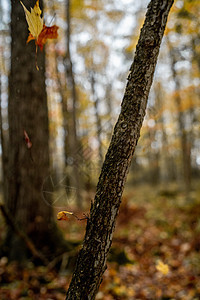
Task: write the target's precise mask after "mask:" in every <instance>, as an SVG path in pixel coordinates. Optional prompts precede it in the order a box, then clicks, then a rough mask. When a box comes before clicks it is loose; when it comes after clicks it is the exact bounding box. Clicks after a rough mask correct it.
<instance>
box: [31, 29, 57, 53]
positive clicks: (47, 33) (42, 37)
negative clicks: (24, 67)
mask: <svg viewBox="0 0 200 300" xmlns="http://www.w3.org/2000/svg"><path fill="white" fill-rule="evenodd" d="M58 28H59V27H58V26H56V25H53V26H51V27H48V26H46V25H43V29H42V31H41V32H40V34H39V36H38V39H37V40H36V44H37V45H38V46H39V47H40V50H41V51H42V49H43V46H44V44H45V43H46V41H47V39H57V37H58Z"/></svg>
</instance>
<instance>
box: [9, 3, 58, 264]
mask: <svg viewBox="0 0 200 300" xmlns="http://www.w3.org/2000/svg"><path fill="white" fill-rule="evenodd" d="M23 3H24V5H25V6H26V7H27V8H30V6H31V7H33V6H34V5H35V1H28V0H26V1H23ZM40 6H42V1H40ZM26 28H27V30H26ZM27 37H28V26H27V23H26V18H25V14H24V11H23V8H22V5H21V4H20V1H11V38H12V42H11V71H10V77H9V104H8V119H9V162H8V165H9V168H8V171H7V174H6V175H7V180H8V197H7V199H6V203H5V204H6V209H7V210H8V211H9V213H10V214H11V215H12V217H13V218H14V219H15V221H16V223H17V225H18V226H19V228H21V229H22V230H23V231H24V232H25V233H26V234H27V235H28V236H29V238H31V239H32V241H33V243H34V244H35V245H36V247H38V248H39V249H41V251H43V252H44V253H46V254H48V255H50V253H51V254H52V253H53V252H54V251H55V252H56V249H57V247H58V240H59V239H58V235H57V231H56V227H55V226H54V222H53V210H52V207H51V199H50V197H49V194H48V193H43V191H44V190H47V191H49V190H48V182H47V178H48V176H49V145H48V143H49V128H48V110H47V95H46V88H45V57H44V52H42V53H41V52H38V65H39V68H40V70H39V71H37V70H36V65H35V44H34V42H31V43H30V44H28V45H26V39H27ZM24 130H25V131H26V132H27V133H28V135H29V137H30V139H31V142H32V148H31V150H30V149H27V146H26V143H25V141H24ZM30 151H31V152H30ZM56 239H57V240H56ZM5 251H7V255H8V256H9V258H10V259H17V260H20V259H24V258H25V257H26V256H27V253H26V246H25V245H23V242H22V241H21V240H20V238H19V237H17V236H16V235H15V233H14V232H12V231H11V230H9V231H8V235H7V239H6V242H5ZM54 255H55V253H54Z"/></svg>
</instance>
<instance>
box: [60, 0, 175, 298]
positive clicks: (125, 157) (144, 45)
mask: <svg viewBox="0 0 200 300" xmlns="http://www.w3.org/2000/svg"><path fill="white" fill-rule="evenodd" d="M173 2H174V1H173V0H162V1H161V0H151V2H150V4H149V6H148V11H147V14H146V19H145V23H144V26H143V28H142V30H141V33H140V38H139V41H138V45H137V48H136V53H135V58H134V62H133V64H132V66H131V68H130V74H129V76H128V82H127V86H126V90H125V95H124V98H123V101H122V107H121V113H120V115H119V119H118V121H117V124H116V126H115V128H114V133H113V136H112V139H111V143H110V146H109V149H108V152H107V154H106V157H105V161H104V164H103V167H102V171H101V174H100V178H99V182H98V185H97V191H96V195H95V200H94V203H93V204H92V206H91V211H90V218H89V219H88V222H87V228H86V234H85V238H84V242H83V247H82V249H81V251H80V253H79V255H78V259H77V263H76V268H75V271H74V274H73V277H72V281H71V283H70V287H69V290H68V292H67V296H66V300H69V299H76V300H78V299H81V300H84V299H90V300H92V299H95V296H96V293H97V291H98V289H99V286H100V283H101V281H102V276H103V273H104V271H105V269H106V258H107V255H108V252H109V249H110V246H111V242H112V234H113V231H114V227H115V220H116V216H117V213H118V210H119V206H120V203H121V197H122V193H123V189H124V184H125V181H126V177H127V173H128V170H129V167H130V163H131V159H132V157H133V153H134V150H135V147H136V145H137V142H138V139H139V136H140V129H141V126H142V122H143V119H144V116H145V110H146V105H147V99H148V95H149V90H150V87H151V84H152V81H153V74H154V70H155V66H156V62H157V58H158V53H159V48H160V44H161V40H162V37H163V34H164V30H165V26H166V22H167V17H168V13H169V11H170V8H171V6H172V4H173Z"/></svg>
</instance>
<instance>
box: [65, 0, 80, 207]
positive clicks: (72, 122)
mask: <svg viewBox="0 0 200 300" xmlns="http://www.w3.org/2000/svg"><path fill="white" fill-rule="evenodd" d="M66 5H67V7H66V18H67V52H66V57H65V68H66V77H67V90H68V91H69V99H68V103H67V105H68V128H70V129H69V132H68V138H69V144H70V145H69V146H70V149H69V151H70V156H71V158H72V167H73V177H71V184H72V185H73V186H74V187H75V189H76V202H77V205H78V206H79V207H82V199H81V177H80V153H78V149H80V147H79V143H78V137H77V117H76V116H77V112H76V111H77V108H76V106H77V91H76V84H75V78H74V72H73V64H72V59H71V50H70V43H71V13H70V12H71V11H70V8H71V1H70V0H66ZM68 160H69V157H68Z"/></svg>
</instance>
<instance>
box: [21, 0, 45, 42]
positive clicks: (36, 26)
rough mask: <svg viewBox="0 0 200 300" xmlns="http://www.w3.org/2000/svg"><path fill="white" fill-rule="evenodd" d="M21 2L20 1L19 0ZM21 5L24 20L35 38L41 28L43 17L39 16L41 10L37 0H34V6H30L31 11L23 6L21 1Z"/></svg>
mask: <svg viewBox="0 0 200 300" xmlns="http://www.w3.org/2000/svg"><path fill="white" fill-rule="evenodd" d="M20 2H21V1H20ZM21 5H22V6H23V9H24V12H25V15H26V21H27V23H28V29H29V31H30V33H31V34H32V36H33V37H34V38H35V39H36V40H37V39H38V36H39V34H40V33H41V31H42V29H43V24H44V21H43V18H41V17H40V15H41V13H42V11H41V10H40V7H39V0H37V1H36V4H35V6H34V8H31V12H30V11H28V9H27V8H26V7H25V6H24V4H23V3H22V2H21Z"/></svg>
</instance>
